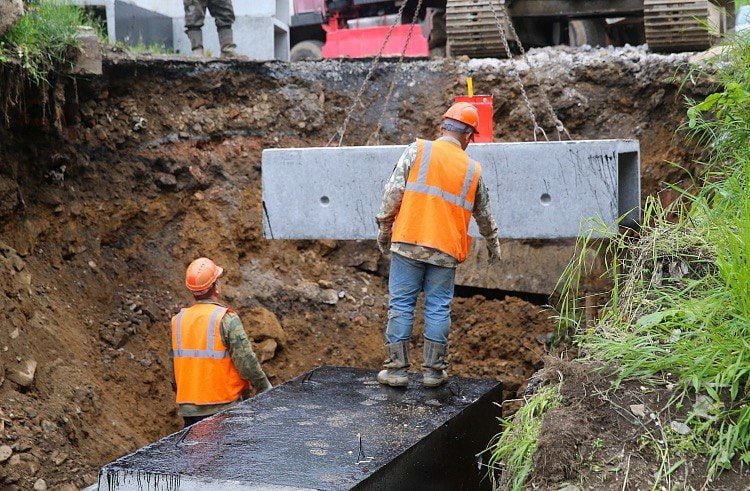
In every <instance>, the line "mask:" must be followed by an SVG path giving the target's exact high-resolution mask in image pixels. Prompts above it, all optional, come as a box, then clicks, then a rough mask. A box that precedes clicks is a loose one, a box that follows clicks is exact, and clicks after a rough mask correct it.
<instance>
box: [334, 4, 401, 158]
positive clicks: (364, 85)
mask: <svg viewBox="0 0 750 491" xmlns="http://www.w3.org/2000/svg"><path fill="white" fill-rule="evenodd" d="M407 3H409V0H404V2H403V3H402V4H401V7H399V9H398V16H397V18H396V19H395V20H394V21H393V24H391V28H390V29H388V33H387V34H386V35H385V39H384V40H383V45H382V46H380V50H379V51H378V54H377V55H375V58H373V59H372V65H370V70H368V72H367V75H365V79H364V80H363V81H362V85H360V87H359V90H358V91H357V95H356V96H355V97H354V100H353V101H352V104H351V106H350V107H349V109H348V110H347V111H346V117H344V122H343V123H341V126H340V127H339V129H338V130H337V131H336V133H334V134H333V136H331V139H330V140H328V144H327V145H326V146H331V143H332V142H333V140H334V139H335V138H336V135H339V144H338V146H339V147H340V146H341V144H342V143H343V142H344V135H346V128H347V126H348V125H349V120H351V119H352V116H353V115H354V110H355V109H356V108H357V106H359V104H360V101H361V100H362V95H364V93H365V88H367V85H368V84H369V82H370V79H371V78H372V75H373V74H374V73H375V69H376V68H377V66H378V64H379V63H380V58H382V57H383V51H385V46H386V45H387V44H388V41H389V40H390V39H391V35H392V34H393V30H394V29H395V28H396V26H397V25H398V23H399V22H401V16H402V14H403V13H404V8H406V4H407Z"/></svg>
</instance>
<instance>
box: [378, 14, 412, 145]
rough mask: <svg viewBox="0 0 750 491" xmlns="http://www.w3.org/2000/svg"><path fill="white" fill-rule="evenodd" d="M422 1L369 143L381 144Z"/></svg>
mask: <svg viewBox="0 0 750 491" xmlns="http://www.w3.org/2000/svg"><path fill="white" fill-rule="evenodd" d="M404 3H406V2H404ZM422 3H423V0H418V1H417V10H415V11H414V17H413V18H412V20H411V28H410V29H409V35H408V36H407V37H406V42H405V43H404V47H403V49H402V50H401V55H400V56H399V57H398V63H397V65H396V70H395V73H394V74H393V79H392V80H391V85H390V87H388V93H387V94H386V96H385V102H384V103H383V111H382V112H381V113H380V117H379V118H378V124H377V126H376V127H375V131H374V132H373V133H372V135H370V138H368V140H367V145H369V144H370V142H371V141H372V142H373V143H374V144H375V145H379V144H380V130H382V129H383V120H384V119H385V113H386V112H388V105H389V104H390V103H391V98H392V97H393V92H394V91H395V89H396V82H398V78H399V74H400V73H401V69H402V67H403V65H404V57H405V56H406V49H407V48H408V47H409V43H410V42H411V38H412V35H413V34H414V30H415V28H418V26H419V24H418V21H419V11H420V9H421V8H422Z"/></svg>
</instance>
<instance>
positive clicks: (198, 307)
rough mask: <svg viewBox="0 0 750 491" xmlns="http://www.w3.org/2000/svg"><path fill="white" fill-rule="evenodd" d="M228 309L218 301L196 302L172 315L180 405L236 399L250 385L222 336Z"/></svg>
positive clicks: (176, 378) (214, 402) (173, 351)
mask: <svg viewBox="0 0 750 491" xmlns="http://www.w3.org/2000/svg"><path fill="white" fill-rule="evenodd" d="M227 310H228V309H227V308H226V307H222V306H220V305H216V304H210V303H197V304H195V305H193V306H192V307H190V308H187V309H182V310H180V313H179V314H177V315H175V316H174V317H172V357H173V360H174V377H175V382H176V383H177V404H222V403H227V402H234V401H236V400H237V399H239V398H240V397H241V395H242V392H243V391H244V390H245V389H247V388H248V387H249V383H248V382H247V381H245V380H243V379H242V377H240V374H239V372H238V371H237V368H236V367H235V366H234V363H232V358H231V357H230V356H229V352H228V351H227V347H226V345H225V344H224V341H222V339H221V320H222V319H223V318H224V315H225V314H226V313H227Z"/></svg>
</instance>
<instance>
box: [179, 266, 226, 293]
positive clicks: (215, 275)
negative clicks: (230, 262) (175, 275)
mask: <svg viewBox="0 0 750 491" xmlns="http://www.w3.org/2000/svg"><path fill="white" fill-rule="evenodd" d="M222 274H224V269H223V268H220V267H219V266H217V265H216V263H215V262H213V261H211V260H210V259H209V258H207V257H199V258H198V259H196V260H195V261H193V262H192V263H190V266H188V268H187V273H185V286H187V288H188V290H190V291H191V292H193V293H194V294H196V295H202V294H204V293H207V292H208V290H209V289H210V288H211V286H213V284H214V283H215V282H216V280H218V279H219V277H220V276H221V275H222Z"/></svg>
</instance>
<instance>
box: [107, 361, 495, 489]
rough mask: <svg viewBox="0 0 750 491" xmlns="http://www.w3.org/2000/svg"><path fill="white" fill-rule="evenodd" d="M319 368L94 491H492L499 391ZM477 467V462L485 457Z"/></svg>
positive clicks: (120, 464)
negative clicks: (489, 462) (388, 381)
mask: <svg viewBox="0 0 750 491" xmlns="http://www.w3.org/2000/svg"><path fill="white" fill-rule="evenodd" d="M375 373H376V372H374V371H369V370H362V369H355V368H339V367H321V368H318V369H315V370H312V371H310V372H308V373H306V374H305V375H302V376H300V377H298V378H296V379H294V380H291V381H289V382H287V383H285V384H282V385H280V386H278V387H276V388H274V389H273V390H271V391H270V392H267V393H264V394H260V395H258V396H256V397H255V398H253V399H250V400H248V401H245V402H243V403H241V404H239V405H237V406H235V407H233V408H231V409H229V410H227V411H223V412H221V413H219V414H217V415H216V416H214V417H212V418H209V419H206V420H204V421H202V422H200V423H198V424H195V425H193V426H192V427H190V428H188V429H185V430H182V431H180V432H178V433H175V434H173V435H169V436H168V437H166V438H163V439H162V440H160V441H158V442H156V443H154V444H152V445H149V446H147V447H144V448H142V449H140V450H138V451H136V452H134V453H132V454H130V455H127V456H125V457H122V458H120V459H118V460H116V461H114V462H112V463H111V464H108V465H106V466H104V467H103V468H102V469H101V471H100V473H99V489H101V490H108V491H114V490H181V491H183V490H185V491H192V490H200V491H205V490H207V489H222V490H239V489H243V490H245V489H251V490H260V489H264V490H266V489H271V490H274V489H279V490H281V489H325V490H329V489H331V490H337V489H388V490H391V489H392V490H399V489H431V490H443V489H445V490H461V489H465V490H476V489H490V488H491V485H490V482H489V479H487V478H486V467H484V466H483V465H482V462H481V460H480V458H478V457H477V455H478V454H479V453H480V452H482V451H483V450H484V449H485V448H486V446H487V444H488V442H489V441H490V439H491V438H492V437H493V435H494V434H495V433H497V431H498V428H499V427H498V423H497V417H499V416H500V415H501V414H500V407H499V403H500V402H502V385H501V384H500V383H499V382H495V381H490V380H470V379H464V378H457V377H453V378H451V379H450V381H449V382H448V384H447V385H445V386H443V387H441V388H438V389H424V388H423V387H422V386H421V382H420V379H421V374H420V375H418V374H412V375H411V377H410V380H409V387H408V388H407V389H406V390H404V389H395V388H390V387H383V386H380V385H379V384H378V383H377V382H375ZM485 460H486V458H485Z"/></svg>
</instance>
